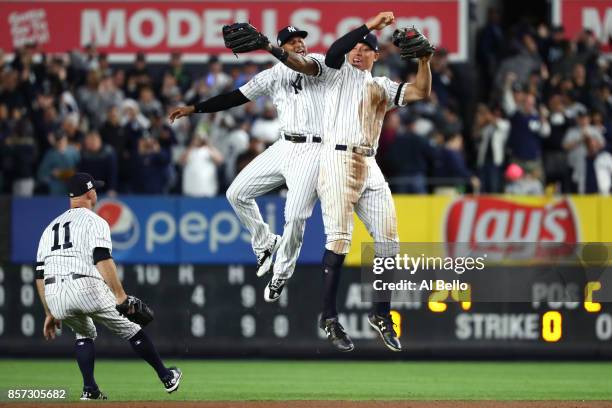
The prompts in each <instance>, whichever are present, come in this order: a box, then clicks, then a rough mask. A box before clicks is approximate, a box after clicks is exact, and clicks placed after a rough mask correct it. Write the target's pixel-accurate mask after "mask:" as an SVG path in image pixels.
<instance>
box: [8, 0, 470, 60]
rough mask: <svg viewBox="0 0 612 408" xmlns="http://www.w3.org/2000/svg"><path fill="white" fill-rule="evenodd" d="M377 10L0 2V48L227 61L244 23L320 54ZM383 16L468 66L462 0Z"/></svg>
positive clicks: (399, 5)
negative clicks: (235, 31) (290, 35)
mask: <svg viewBox="0 0 612 408" xmlns="http://www.w3.org/2000/svg"><path fill="white" fill-rule="evenodd" d="M380 9H381V6H380V3H376V2H370V1H364V0H356V1H352V2H345V1H333V0H332V1H299V2H298V1H288V2H277V1H244V2H233V3H232V2H217V1H210V2H207V1H204V2H199V1H176V2H159V1H158V2H155V1H153V2H141V1H123V2H117V1H107V2H98V1H96V2H74V1H45V2H32V1H19V2H2V3H0V21H1V23H0V48H3V49H5V50H11V49H13V48H14V47H18V46H21V45H23V44H24V43H28V42H35V43H37V44H40V46H41V48H42V49H43V50H44V51H46V52H65V51H68V50H71V49H75V48H80V47H83V46H84V45H87V44H92V43H93V44H96V45H97V46H98V48H99V49H100V50H102V51H105V52H107V53H110V54H111V57H112V56H113V55H129V54H132V53H135V52H138V51H144V52H149V53H154V54H160V53H161V54H167V53H170V52H175V51H180V52H183V53H185V54H195V55H202V54H219V53H228V50H227V49H226V48H225V47H224V42H223V37H222V35H221V28H222V27H223V25H225V24H230V23H233V22H237V21H249V22H250V23H251V24H253V25H255V26H256V27H258V28H259V29H261V30H262V31H263V32H264V33H265V34H266V35H267V36H268V38H270V39H271V40H273V39H275V38H276V33H277V32H278V30H279V29H280V28H282V27H284V26H287V25H294V26H297V27H299V28H300V29H303V30H306V31H308V38H307V39H306V43H307V45H308V46H309V47H310V50H311V51H313V52H325V50H327V48H328V47H329V46H330V45H331V44H332V43H333V42H334V40H336V39H337V38H338V37H339V36H341V35H343V34H345V33H347V32H348V31H350V30H352V29H353V28H355V27H358V26H359V25H361V24H363V23H364V22H365V21H366V19H368V18H369V17H371V16H372V15H375V14H377V13H378V12H379V11H380ZM384 9H385V10H391V11H393V12H394V14H395V17H396V20H395V25H394V26H390V27H387V28H386V29H385V30H384V31H383V32H382V33H381V34H380V35H381V36H382V37H384V38H389V37H390V35H391V33H392V32H393V30H394V28H395V26H400V27H405V26H412V25H415V26H417V27H419V28H421V29H422V30H423V31H424V33H425V34H426V35H427V36H428V37H429V38H430V40H431V41H432V43H433V44H434V45H436V46H438V47H444V48H446V49H448V50H449V52H450V56H451V58H453V59H456V60H465V59H466V57H467V0H432V1H427V2H424V1H419V0H404V1H397V0H396V1H390V2H386V3H385V4H384ZM67 27H69V28H70V29H67Z"/></svg>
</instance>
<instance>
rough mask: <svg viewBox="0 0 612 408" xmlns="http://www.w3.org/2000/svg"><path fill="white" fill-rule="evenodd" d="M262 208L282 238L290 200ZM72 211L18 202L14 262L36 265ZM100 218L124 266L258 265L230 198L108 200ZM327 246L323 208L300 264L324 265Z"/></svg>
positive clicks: (309, 227)
mask: <svg viewBox="0 0 612 408" xmlns="http://www.w3.org/2000/svg"><path fill="white" fill-rule="evenodd" d="M257 203H258V205H259V209H260V211H261V214H262V216H263V219H264V221H265V222H267V223H268V225H270V229H271V231H272V232H274V233H276V234H282V230H283V225H284V222H285V221H284V213H283V210H284V207H285V199H284V198H281V197H272V196H271V197H263V198H261V199H259V200H257ZM68 205H69V202H68V200H67V199H66V198H50V197H34V198H20V197H14V198H13V199H12V217H11V224H12V225H11V237H12V240H11V241H12V247H11V260H12V261H13V262H15V263H32V262H35V261H36V251H37V249H38V242H39V240H40V235H41V234H42V232H43V230H44V229H45V227H46V226H47V225H48V224H49V223H50V222H51V221H52V220H53V219H54V218H55V217H57V216H58V215H60V214H61V213H63V212H64V211H66V209H67V208H68ZM95 212H96V213H97V214H98V215H100V216H101V217H102V218H104V219H105V220H106V221H107V222H108V225H109V226H110V231H111V237H112V240H113V258H114V259H115V260H116V261H117V262H120V263H127V264H129V263H146V264H179V263H193V264H227V263H240V264H252V263H255V256H254V254H253V250H252V248H251V237H250V234H249V232H248V231H247V230H246V229H245V228H244V227H243V226H242V225H241V223H240V220H239V219H238V217H237V216H236V214H235V213H234V211H233V209H232V208H231V206H230V205H229V203H228V202H227V200H226V199H225V198H184V197H158V196H149V197H146V196H139V197H129V196H125V197H120V198H104V199H101V200H100V201H99V202H98V205H97V206H96V208H95ZM324 244H325V240H324V232H323V222H322V220H321V209H320V206H319V205H317V206H316V207H315V209H314V212H313V215H312V217H311V218H310V219H309V220H308V221H307V223H306V232H305V236H304V244H303V246H302V252H301V254H300V258H299V262H301V263H306V264H309V263H310V264H318V263H320V261H321V256H322V253H323V248H324Z"/></svg>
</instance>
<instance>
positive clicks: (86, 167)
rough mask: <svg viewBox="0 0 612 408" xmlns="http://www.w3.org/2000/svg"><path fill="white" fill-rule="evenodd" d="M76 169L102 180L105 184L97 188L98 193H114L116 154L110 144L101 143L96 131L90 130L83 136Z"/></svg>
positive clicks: (115, 185) (115, 184)
mask: <svg viewBox="0 0 612 408" xmlns="http://www.w3.org/2000/svg"><path fill="white" fill-rule="evenodd" d="M78 169H79V171H80V172H83V173H89V174H91V175H92V176H93V178H95V179H96V180H102V181H104V183H105V185H104V187H102V188H100V189H98V193H102V194H104V193H109V194H115V193H116V191H117V155H116V154H115V151H114V150H113V148H112V147H111V146H109V145H105V144H103V143H102V138H101V137H100V134H99V133H98V132H96V131H91V132H89V133H88V134H87V136H85V140H84V141H83V149H82V150H81V161H80V162H79V165H78Z"/></svg>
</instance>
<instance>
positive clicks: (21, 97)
mask: <svg viewBox="0 0 612 408" xmlns="http://www.w3.org/2000/svg"><path fill="white" fill-rule="evenodd" d="M499 20H500V19H499V16H498V15H497V13H496V11H495V10H490V12H489V16H488V21H487V22H486V24H485V25H484V26H483V27H481V28H480V29H479V31H478V34H477V41H476V45H475V58H474V59H473V60H471V61H470V62H469V63H463V64H453V63H450V62H449V58H448V54H447V52H446V51H445V50H444V49H440V50H438V52H437V53H436V55H435V56H434V57H433V59H432V63H431V68H432V73H433V87H432V88H433V91H432V96H431V98H429V99H428V100H427V101H424V102H419V103H415V104H412V105H410V106H408V107H406V108H401V109H397V110H395V111H392V112H389V113H388V114H387V116H386V118H385V121H384V125H383V130H382V134H381V138H380V146H379V150H378V155H377V160H378V161H379V164H380V166H381V168H382V169H383V172H384V173H385V175H386V177H387V179H388V180H389V183H390V185H391V189H392V191H394V192H396V193H410V194H421V193H430V192H435V193H444V192H448V193H454V192H481V193H502V192H507V193H515V194H543V193H545V192H547V193H581V194H589V193H598V194H609V192H610V187H611V184H612V154H611V152H612V135H611V133H610V132H611V127H610V126H611V124H612V95H611V94H610V91H611V88H612V66H611V61H610V60H609V59H606V58H605V57H604V56H603V55H602V54H601V53H600V51H599V48H600V44H599V43H598V42H597V40H596V38H595V36H594V35H593V33H591V32H589V31H588V30H586V31H583V32H582V33H580V34H579V35H578V36H577V37H576V38H568V37H567V36H566V35H565V32H564V30H563V27H559V26H558V27H550V26H547V25H546V24H539V25H534V24H527V23H524V22H519V23H516V24H514V25H512V26H510V27H504V28H502V25H501V24H500V22H499ZM382 40H383V41H382V43H381V58H380V60H379V62H377V63H376V64H375V68H374V72H373V74H374V75H385V76H389V77H390V78H392V79H394V80H396V81H408V82H411V81H412V80H413V78H414V75H415V72H416V64H415V63H406V62H405V61H402V60H401V59H400V58H399V55H398V53H397V50H396V48H395V47H394V46H393V45H391V44H390V43H389V42H388V39H385V38H383V39H382ZM270 66H271V63H268V64H255V63H254V62H252V61H249V60H248V58H246V57H242V56H241V57H240V58H239V59H238V60H237V62H235V63H232V64H222V63H221V62H220V61H219V60H218V59H217V58H215V57H212V58H211V59H209V60H208V61H207V63H206V64H193V65H191V64H189V65H188V64H184V63H183V62H182V60H181V55H180V54H174V55H172V56H171V59H170V61H169V62H168V63H165V64H152V63H149V62H147V56H146V55H144V54H139V55H137V56H136V59H135V62H134V63H132V64H129V65H126V64H110V63H109V61H108V58H107V56H106V55H104V54H103V53H100V52H98V51H97V50H96V48H95V46H88V47H86V48H85V49H83V50H79V51H72V52H70V53H67V54H63V55H43V54H40V53H39V52H38V50H37V47H36V45H28V46H24V47H22V48H20V49H18V50H15V52H14V57H13V58H8V57H7V56H6V54H5V53H3V52H2V51H0V159H1V167H0V192H2V193H11V194H14V195H21V196H28V195H32V194H53V195H57V194H65V193H66V190H65V185H64V180H66V179H67V178H68V177H70V175H72V174H73V173H74V172H75V171H85V172H88V173H91V174H92V175H94V176H95V177H96V178H98V179H102V180H105V181H106V184H107V185H106V188H105V191H103V193H107V194H110V195H114V194H123V193H130V194H184V195H189V196H195V197H210V196H216V195H219V194H223V193H224V192H225V189H226V188H227V187H228V186H229V184H230V183H231V181H232V180H233V179H234V177H235V176H236V174H237V173H238V172H239V171H240V170H241V169H242V168H243V167H244V166H246V165H247V164H248V163H249V162H250V161H251V160H252V159H253V158H254V157H256V156H257V155H258V154H260V153H261V152H262V151H263V150H264V149H266V148H267V147H268V146H270V145H271V144H272V143H274V141H275V140H277V138H278V137H279V122H278V120H277V117H276V111H275V109H274V106H273V105H272V104H271V102H270V100H268V99H265V98H262V99H261V100H258V101H253V102H250V103H247V104H245V105H242V106H240V107H237V108H234V109H231V110H228V111H226V112H220V113H216V114H196V115H193V116H192V117H190V118H188V119H181V120H178V121H176V122H175V123H174V124H172V125H170V124H169V122H168V120H167V116H168V113H169V112H170V111H171V110H172V108H174V107H176V106H178V105H180V104H193V103H196V102H198V101H200V100H203V99H206V98H209V97H211V96H215V95H217V94H219V93H222V92H226V91H230V90H233V89H235V88H237V87H240V86H241V85H243V84H244V83H246V82H247V81H248V80H249V79H251V78H252V77H253V76H254V75H255V74H257V73H258V72H260V71H261V70H263V69H266V68H268V67H270Z"/></svg>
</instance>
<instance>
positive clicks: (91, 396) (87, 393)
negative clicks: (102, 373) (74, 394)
mask: <svg viewBox="0 0 612 408" xmlns="http://www.w3.org/2000/svg"><path fill="white" fill-rule="evenodd" d="M107 399H108V397H107V396H106V395H104V394H103V393H102V391H100V389H99V388H95V389H94V388H91V387H83V392H82V393H81V401H89V400H107Z"/></svg>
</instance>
